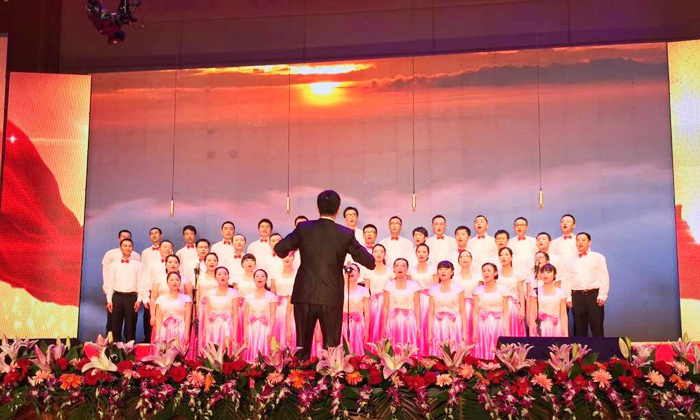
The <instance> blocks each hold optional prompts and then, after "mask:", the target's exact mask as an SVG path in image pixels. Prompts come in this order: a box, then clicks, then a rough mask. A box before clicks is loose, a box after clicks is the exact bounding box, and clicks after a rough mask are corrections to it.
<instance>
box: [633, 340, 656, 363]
mask: <svg viewBox="0 0 700 420" xmlns="http://www.w3.org/2000/svg"><path fill="white" fill-rule="evenodd" d="M653 352H654V347H652V346H645V345H640V346H638V347H635V353H636V354H635V355H634V356H632V364H633V365H634V366H637V367H642V366H646V365H648V364H650V363H652V362H653V360H649V358H650V357H651V354H652V353H653Z"/></svg>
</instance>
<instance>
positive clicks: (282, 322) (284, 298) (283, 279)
mask: <svg viewBox="0 0 700 420" xmlns="http://www.w3.org/2000/svg"><path fill="white" fill-rule="evenodd" d="M295 277H296V271H295V272H293V273H292V274H291V275H290V276H285V275H283V274H282V273H281V272H280V273H279V274H278V275H277V277H276V278H275V286H276V287H277V313H276V314H275V318H277V320H276V321H275V330H274V331H273V332H272V334H273V335H274V336H275V340H277V342H278V343H279V344H280V347H290V348H295V347H296V344H297V329H296V326H295V325H294V312H293V311H292V316H291V319H290V324H291V325H290V326H291V333H292V339H291V342H289V343H287V307H288V306H289V302H290V299H291V297H292V289H294V278H295Z"/></svg>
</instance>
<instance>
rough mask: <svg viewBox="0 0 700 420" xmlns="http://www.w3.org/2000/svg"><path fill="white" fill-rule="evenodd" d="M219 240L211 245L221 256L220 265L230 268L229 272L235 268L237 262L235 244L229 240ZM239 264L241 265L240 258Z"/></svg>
mask: <svg viewBox="0 0 700 420" xmlns="http://www.w3.org/2000/svg"><path fill="white" fill-rule="evenodd" d="M226 242H227V243H224V241H219V242H217V243H215V244H214V245H212V246H211V252H212V253H214V254H216V256H217V257H219V265H220V266H224V267H226V268H228V271H229V273H230V272H231V270H233V267H234V266H235V263H234V261H233V254H234V250H233V244H232V243H231V242H229V241H226ZM238 265H241V262H240V260H238Z"/></svg>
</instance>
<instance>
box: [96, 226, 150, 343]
mask: <svg viewBox="0 0 700 420" xmlns="http://www.w3.org/2000/svg"><path fill="white" fill-rule="evenodd" d="M117 239H118V243H119V244H121V242H122V241H123V240H124V239H131V232H129V231H128V230H126V229H122V230H120V231H119V233H118V234H117ZM121 257H122V250H121V247H117V248H112V249H110V250H109V251H107V252H105V255H104V257H102V293H103V294H104V295H105V296H107V278H108V277H109V267H110V266H111V265H112V263H113V262H114V261H117V260H119V259H120V258H121ZM131 258H132V259H133V260H136V261H140V260H141V256H140V255H139V253H138V252H132V253H131ZM106 328H107V332H110V331H112V312H111V311H107V327H106Z"/></svg>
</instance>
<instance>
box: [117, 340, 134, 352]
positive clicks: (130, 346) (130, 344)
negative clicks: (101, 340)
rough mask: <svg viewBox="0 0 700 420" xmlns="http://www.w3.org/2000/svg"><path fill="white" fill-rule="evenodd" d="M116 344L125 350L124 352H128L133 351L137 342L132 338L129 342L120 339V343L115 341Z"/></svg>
mask: <svg viewBox="0 0 700 420" xmlns="http://www.w3.org/2000/svg"><path fill="white" fill-rule="evenodd" d="M114 345H115V346H117V348H118V349H119V350H122V351H124V353H126V354H129V353H131V352H132V351H134V349H135V348H136V344H135V343H134V340H131V341H129V342H128V343H123V342H121V341H120V342H118V343H114Z"/></svg>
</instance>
